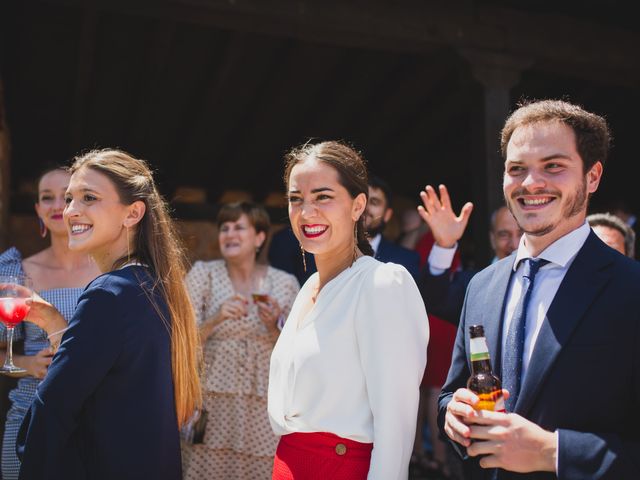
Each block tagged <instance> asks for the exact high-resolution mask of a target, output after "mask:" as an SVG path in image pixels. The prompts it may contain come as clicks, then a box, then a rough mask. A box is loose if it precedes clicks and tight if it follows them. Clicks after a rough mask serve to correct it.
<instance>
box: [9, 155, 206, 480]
mask: <svg viewBox="0 0 640 480" xmlns="http://www.w3.org/2000/svg"><path fill="white" fill-rule="evenodd" d="M71 172H72V177H71V180H70V183H69V187H68V189H67V193H66V204H67V206H66V208H65V211H64V220H65V223H66V225H67V228H68V230H69V248H70V249H72V250H76V251H80V252H86V253H87V254H89V255H91V256H92V257H93V259H94V260H95V262H96V264H97V265H98V267H99V268H100V270H101V271H102V272H104V273H103V275H101V276H99V277H98V278H97V279H95V280H94V281H93V282H91V283H90V284H89V286H88V287H87V289H86V290H85V291H84V293H83V294H82V295H81V296H80V299H79V300H78V307H77V309H76V312H75V314H74V316H73V318H72V319H71V321H70V322H69V325H68V326H67V325H66V322H65V321H64V318H63V317H62V316H61V315H60V314H59V313H58V312H57V310H55V308H54V307H52V306H51V305H49V304H48V303H46V302H45V301H44V300H42V299H37V300H34V301H33V302H32V305H31V312H30V314H29V317H28V320H29V321H31V322H34V323H36V324H38V325H39V326H41V327H42V328H44V329H45V330H46V331H47V332H48V333H49V338H50V339H51V342H52V344H53V345H54V346H55V345H58V344H59V350H58V352H57V353H56V355H55V357H54V359H53V362H52V363H51V366H50V367H49V371H48V373H47V376H46V378H45V380H44V381H43V382H42V383H41V384H40V386H39V388H38V391H37V394H36V398H35V400H34V402H33V404H32V406H31V409H30V411H29V414H28V415H27V417H26V418H25V421H24V423H23V424H22V428H21V431H20V434H19V436H18V454H19V455H20V456H21V457H22V466H21V470H20V478H21V479H29V480H36V479H63V478H64V479H116V478H117V479H120V480H122V479H141V478H153V479H155V480H158V479H172V480H173V479H175V480H179V479H180V478H181V460H180V442H179V434H178V432H179V430H178V429H179V425H181V424H183V423H184V422H185V421H186V420H188V419H189V417H190V416H191V414H192V412H193V410H194V408H196V407H197V406H199V405H200V402H201V399H200V388H199V380H198V378H199V376H198V372H197V364H198V358H197V353H196V352H197V351H198V349H197V331H196V328H195V322H194V318H193V310H192V308H191V304H190V303H189V299H188V296H187V293H186V291H185V288H184V284H183V276H184V272H185V270H184V263H183V261H182V258H183V257H182V251H181V249H180V248H179V247H178V243H177V241H176V236H175V234H174V232H173V229H172V223H171V220H170V218H169V215H168V213H167V209H166V204H165V203H164V201H163V200H162V199H161V197H160V195H159V194H158V192H157V190H156V187H155V184H154V182H153V179H152V176H151V172H150V171H149V169H148V167H147V165H146V164H145V162H143V161H141V160H137V159H135V158H133V157H131V156H130V155H128V154H126V153H124V152H121V151H117V150H101V151H92V152H90V153H88V154H86V155H84V156H82V157H79V158H77V159H76V160H75V162H74V164H73V166H72V167H71ZM60 340H61V343H60Z"/></svg>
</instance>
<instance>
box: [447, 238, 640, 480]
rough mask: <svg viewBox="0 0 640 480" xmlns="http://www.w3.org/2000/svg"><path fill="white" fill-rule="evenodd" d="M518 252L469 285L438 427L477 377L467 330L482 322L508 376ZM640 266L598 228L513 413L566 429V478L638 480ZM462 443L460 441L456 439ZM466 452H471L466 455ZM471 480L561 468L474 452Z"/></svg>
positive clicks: (555, 307) (561, 296)
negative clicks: (520, 469)
mask: <svg viewBox="0 0 640 480" xmlns="http://www.w3.org/2000/svg"><path fill="white" fill-rule="evenodd" d="M513 261H514V256H513V255H512V256H510V257H508V258H506V259H503V260H501V261H500V262H497V263H496V264H494V265H491V266H489V267H488V268H486V269H484V270H483V271H481V272H480V273H478V274H477V275H476V276H475V277H474V278H473V279H472V280H471V282H470V284H469V288H468V290H467V295H466V298H465V303H464V307H463V311H462V316H461V319H460V327H459V329H458V335H457V338H456V344H455V348H454V354H453V360H452V365H451V369H450V370H449V375H448V378H447V381H446V383H445V385H444V387H443V390H442V393H441V396H440V401H439V418H438V420H439V424H440V428H441V429H442V426H443V424H444V414H445V411H446V406H447V404H448V403H449V400H450V399H451V396H452V395H453V392H454V391H455V390H456V389H458V388H460V387H465V386H466V381H467V379H468V377H469V374H470V373H469V372H470V364H469V354H468V353H469V333H468V327H469V325H473V324H482V325H484V330H485V334H486V337H487V343H488V346H489V351H490V352H491V355H492V361H493V362H492V363H493V365H494V371H495V372H496V374H498V375H500V363H501V362H500V354H501V352H500V345H501V342H500V338H501V335H502V332H501V329H502V317H503V309H504V300H505V298H506V293H507V288H508V285H509V279H510V277H511V271H512V265H513ZM639 347H640V265H639V264H638V263H637V262H635V261H633V260H631V259H629V258H626V257H624V256H622V255H620V254H619V253H617V252H616V251H614V250H613V249H611V248H609V247H608V246H606V245H605V244H604V243H602V241H600V240H599V239H598V238H597V237H596V236H595V234H594V233H593V232H592V233H591V234H590V235H589V237H588V238H587V240H586V242H585V244H584V246H583V247H582V248H581V250H580V251H579V252H578V255H577V256H576V258H575V260H574V262H573V264H572V265H571V267H570V268H569V270H568V272H567V274H566V276H565V278H564V280H563V281H562V283H561V285H560V288H559V289H558V292H557V294H556V296H555V298H554V300H553V302H552V304H551V305H550V307H549V310H548V312H547V317H546V319H545V321H544V323H543V325H542V328H541V330H540V333H539V336H538V338H537V341H536V345H535V348H534V351H533V354H532V357H531V361H530V363H529V367H528V370H527V373H526V376H525V378H524V379H523V384H522V390H521V392H520V395H519V397H518V401H517V404H516V406H515V412H516V413H518V414H520V415H522V416H523V417H525V418H528V419H530V420H531V421H533V422H535V423H536V424H538V425H540V426H541V427H542V428H544V429H546V430H549V431H555V430H558V432H559V446H560V449H559V452H558V468H559V471H558V478H561V479H581V480H582V479H584V480H594V479H615V480H623V479H638V478H640V441H639V440H638V431H639V430H640V416H639V415H638V411H640V348H639ZM454 446H457V447H458V448H459V451H462V449H460V447H459V445H457V444H454ZM462 453H463V456H464V452H462ZM465 463H466V468H467V474H466V476H465V478H470V479H490V478H499V479H519V478H530V479H541V480H542V479H551V478H556V477H555V475H553V474H548V473H532V474H515V473H512V472H506V471H503V470H497V471H496V470H484V469H482V468H481V467H480V466H479V465H478V463H477V460H476V459H471V458H468V459H467V461H466V462H465Z"/></svg>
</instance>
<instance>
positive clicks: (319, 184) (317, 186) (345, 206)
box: [289, 158, 367, 256]
mask: <svg viewBox="0 0 640 480" xmlns="http://www.w3.org/2000/svg"><path fill="white" fill-rule="evenodd" d="M366 201H367V198H366V195H365V194H364V193H361V194H359V195H358V196H356V198H351V195H350V194H349V192H348V191H347V189H346V188H345V187H343V186H342V184H341V183H340V181H339V177H338V172H337V171H336V170H335V169H334V168H333V167H331V166H330V165H328V164H326V163H324V162H321V161H317V160H315V159H314V158H310V159H308V160H306V161H304V162H302V163H298V164H296V165H295V166H294V167H293V169H292V170H291V175H290V176H289V220H290V221H291V227H292V228H293V232H294V234H295V236H296V238H297V239H298V240H299V241H300V243H301V244H302V247H303V248H304V249H305V250H306V251H308V252H310V253H313V254H315V255H320V256H323V255H327V256H328V255H334V254H335V255H340V252H342V251H351V252H353V247H354V227H355V222H356V221H357V220H358V219H359V218H360V215H362V213H363V211H364V209H365V206H366Z"/></svg>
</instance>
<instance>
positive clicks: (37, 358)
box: [0, 168, 100, 480]
mask: <svg viewBox="0 0 640 480" xmlns="http://www.w3.org/2000/svg"><path fill="white" fill-rule="evenodd" d="M70 176H71V175H70V174H69V173H68V172H67V171H65V170H64V169H61V168H55V169H50V170H48V171H46V172H45V173H44V174H43V175H42V176H41V177H40V181H39V182H38V198H37V200H36V205H35V208H36V213H37V214H38V221H39V223H40V234H41V235H42V236H43V237H45V236H46V235H47V233H48V232H50V237H49V238H50V241H51V245H50V246H48V247H47V248H45V249H44V250H42V251H40V252H38V253H36V254H35V255H32V256H30V257H28V258H25V259H23V258H22V255H21V254H20V252H19V251H18V250H17V249H16V248H10V249H9V250H7V251H6V252H4V253H3V254H1V255H0V275H25V274H26V275H27V276H29V277H30V278H31V279H32V280H33V283H34V288H35V290H36V291H37V292H38V293H39V294H40V296H42V297H43V298H44V299H45V300H47V301H48V302H50V303H52V304H53V305H55V306H56V308H57V309H58V310H59V311H60V312H61V313H62V314H63V316H64V317H65V318H66V319H67V320H69V319H70V318H71V316H72V315H73V312H74V310H75V308H76V302H77V300H78V297H79V296H80V293H82V290H83V288H84V287H85V286H86V285H87V283H89V282H90V281H91V280H93V279H94V278H95V277H96V276H98V275H99V273H100V272H99V271H98V267H97V266H96V265H95V263H94V262H93V261H92V260H91V259H90V258H89V256H87V255H84V254H78V253H75V252H72V251H70V250H69V248H68V237H67V229H66V227H65V226H64V223H63V221H62V211H63V210H64V193H65V191H66V189H67V185H68V184H69V178H70ZM5 334H6V328H5V327H4V325H3V324H0V341H2V343H3V345H4V343H5V341H6V339H5ZM14 338H21V339H24V353H25V355H14V356H13V361H14V363H15V364H16V365H17V366H19V367H22V368H24V369H25V370H27V373H25V374H23V375H22V378H20V380H19V381H18V385H17V387H16V388H15V389H14V390H12V391H11V393H10V394H9V398H10V400H11V408H10V409H9V412H8V414H7V420H6V424H5V429H4V441H3V447H2V478H3V479H4V480H10V479H17V478H18V471H19V469H20V463H19V461H18V457H17V456H16V435H17V434H18V429H19V428H20V424H21V423H22V419H23V418H24V416H25V414H26V413H27V410H28V409H29V406H30V405H31V401H32V400H33V397H34V396H35V393H36V387H37V386H38V383H40V380H41V379H42V378H44V376H45V374H46V373H47V367H48V365H49V363H51V357H52V356H53V351H52V350H51V348H50V344H49V340H48V339H47V334H46V333H45V331H44V330H42V329H41V328H39V327H37V326H36V325H34V324H33V323H30V322H23V323H21V324H19V325H18V326H17V327H16V328H15V337H14ZM0 361H4V350H3V351H2V353H0Z"/></svg>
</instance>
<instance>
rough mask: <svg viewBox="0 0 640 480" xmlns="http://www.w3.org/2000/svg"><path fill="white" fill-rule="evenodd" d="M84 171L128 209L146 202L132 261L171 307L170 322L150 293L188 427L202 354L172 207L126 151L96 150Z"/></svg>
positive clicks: (83, 161)
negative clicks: (105, 181) (101, 178)
mask: <svg viewBox="0 0 640 480" xmlns="http://www.w3.org/2000/svg"><path fill="white" fill-rule="evenodd" d="M81 168H90V169H92V170H95V171H97V172H100V173H102V174H103V175H105V176H106V177H108V178H109V179H110V180H111V182H112V183H113V184H114V186H115V188H116V190H117V192H118V195H119V197H120V201H121V202H122V203H123V204H125V205H130V204H132V203H133V202H136V201H142V202H144V204H145V206H146V211H145V214H144V216H143V218H142V220H141V221H140V223H138V225H137V228H136V231H135V237H134V239H133V242H132V243H133V245H132V252H131V257H132V258H135V260H137V261H139V262H140V263H142V264H144V265H147V266H148V267H149V269H150V270H151V271H152V273H153V275H154V277H155V279H156V282H155V284H154V286H153V289H154V290H155V289H157V290H156V291H158V292H159V293H160V295H162V297H163V298H164V299H165V301H166V303H167V307H168V310H169V315H170V319H166V318H164V315H163V314H162V311H161V309H160V308H158V306H157V305H156V304H155V302H154V301H153V298H154V295H153V294H152V292H147V294H148V297H149V299H150V300H151V302H152V304H153V306H154V307H155V308H156V310H157V311H158V313H159V314H160V316H161V318H162V319H163V321H164V322H165V323H166V325H167V327H168V329H169V332H170V335H171V367H172V374H173V386H174V396H175V403H176V414H177V417H178V424H179V425H183V424H184V423H185V422H186V421H187V420H189V418H190V417H191V415H192V413H193V411H194V410H195V409H196V408H199V407H200V406H201V405H202V392H201V389H200V375H199V372H198V368H199V365H200V356H201V350H200V344H199V338H198V330H197V327H196V322H195V316H194V312H193V307H192V305H191V301H190V299H189V295H188V293H187V290H186V288H185V284H184V276H185V273H186V266H187V263H186V258H185V255H184V251H183V248H182V246H181V244H180V242H179V240H178V236H177V234H176V231H175V226H174V222H173V220H172V219H171V217H170V215H169V211H168V208H167V203H166V202H165V201H164V200H163V198H162V197H161V196H160V194H159V193H158V190H157V188H156V185H155V182H154V181H153V176H152V173H151V170H150V169H149V167H148V166H147V164H146V162H144V161H143V160H139V159H136V158H134V157H132V156H131V155H129V154H128V153H126V152H123V151H120V150H113V149H105V150H92V151H90V152H88V153H86V154H84V155H81V156H79V157H76V158H75V159H74V162H73V165H72V166H71V168H70V171H71V173H72V174H73V173H74V172H76V171H78V170H79V169H81ZM126 261H127V258H126V257H125V258H124V259H120V260H119V261H116V263H115V264H114V266H113V268H117V267H118V266H119V265H120V264H121V263H125V262H126Z"/></svg>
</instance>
